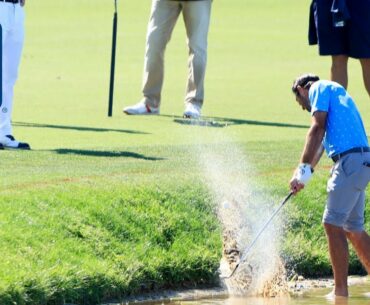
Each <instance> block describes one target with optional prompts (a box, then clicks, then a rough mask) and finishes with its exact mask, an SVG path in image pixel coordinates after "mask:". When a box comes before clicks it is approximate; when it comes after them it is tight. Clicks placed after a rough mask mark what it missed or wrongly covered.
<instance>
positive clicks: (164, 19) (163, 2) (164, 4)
mask: <svg viewBox="0 0 370 305" xmlns="http://www.w3.org/2000/svg"><path fill="white" fill-rule="evenodd" d="M180 12H181V6H180V4H179V3H178V2H175V1H167V0H153V3H152V11H151V16H150V20H149V24H148V30H147V38H146V51H145V62H144V75H143V89H142V90H143V95H144V101H145V103H146V104H147V105H149V106H150V107H154V108H157V107H159V104H160V102H161V90H162V85H163V78H164V52H165V49H166V46H167V43H168V42H169V41H170V39H171V34H172V31H173V28H174V26H175V24H176V21H177V18H178V16H179V15H180Z"/></svg>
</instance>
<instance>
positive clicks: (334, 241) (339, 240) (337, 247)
mask: <svg viewBox="0 0 370 305" xmlns="http://www.w3.org/2000/svg"><path fill="white" fill-rule="evenodd" d="M324 227H325V232H326V237H327V240H328V244H329V253H330V260H331V265H332V268H333V273H334V283H335V287H334V294H335V296H343V297H347V296H348V285H347V276H348V256H349V254H348V243H347V238H346V233H345V231H344V230H343V228H341V227H337V226H333V225H331V224H327V223H325V224H324Z"/></svg>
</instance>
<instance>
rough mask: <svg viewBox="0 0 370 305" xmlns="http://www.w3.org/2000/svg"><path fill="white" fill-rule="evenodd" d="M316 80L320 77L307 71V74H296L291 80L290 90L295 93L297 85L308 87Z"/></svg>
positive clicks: (296, 92)
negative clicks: (292, 80)
mask: <svg viewBox="0 0 370 305" xmlns="http://www.w3.org/2000/svg"><path fill="white" fill-rule="evenodd" d="M318 80H320V77H318V76H317V75H315V74H310V73H308V74H303V75H301V76H298V77H297V78H296V79H295V80H294V82H293V86H292V91H293V93H294V94H295V95H297V94H298V89H297V88H298V86H300V87H302V88H305V89H310V87H311V85H312V84H313V83H314V82H316V81H318Z"/></svg>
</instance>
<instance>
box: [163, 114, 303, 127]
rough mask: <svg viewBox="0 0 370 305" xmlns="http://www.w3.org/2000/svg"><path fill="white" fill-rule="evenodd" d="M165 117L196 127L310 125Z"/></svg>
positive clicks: (217, 118) (220, 118) (214, 118)
mask: <svg viewBox="0 0 370 305" xmlns="http://www.w3.org/2000/svg"><path fill="white" fill-rule="evenodd" d="M161 116H163V117H171V118H173V121H174V122H175V123H177V124H182V125H196V126H204V127H227V126H232V125H260V126H271V127H287V128H304V129H307V128H309V127H310V126H309V125H301V124H289V123H280V122H265V121H254V120H243V119H232V118H222V117H206V116H203V117H201V119H198V120H195V119H184V118H183V117H181V116H174V115H161Z"/></svg>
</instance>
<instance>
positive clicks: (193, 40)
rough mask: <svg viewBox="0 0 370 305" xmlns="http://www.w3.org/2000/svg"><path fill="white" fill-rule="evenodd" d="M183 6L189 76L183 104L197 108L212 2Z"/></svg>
mask: <svg viewBox="0 0 370 305" xmlns="http://www.w3.org/2000/svg"><path fill="white" fill-rule="evenodd" d="M183 5H184V8H183V15H184V22H185V27H186V33H187V38H188V39H187V42H188V47H189V59H188V69H189V75H188V83H187V87H186V96H185V102H186V103H188V102H191V103H194V104H197V105H198V106H202V104H203V99H204V78H205V72H206V64H207V46H208V29H209V22H210V17H211V6H212V1H211V0H205V1H189V2H186V3H184V4H183Z"/></svg>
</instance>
